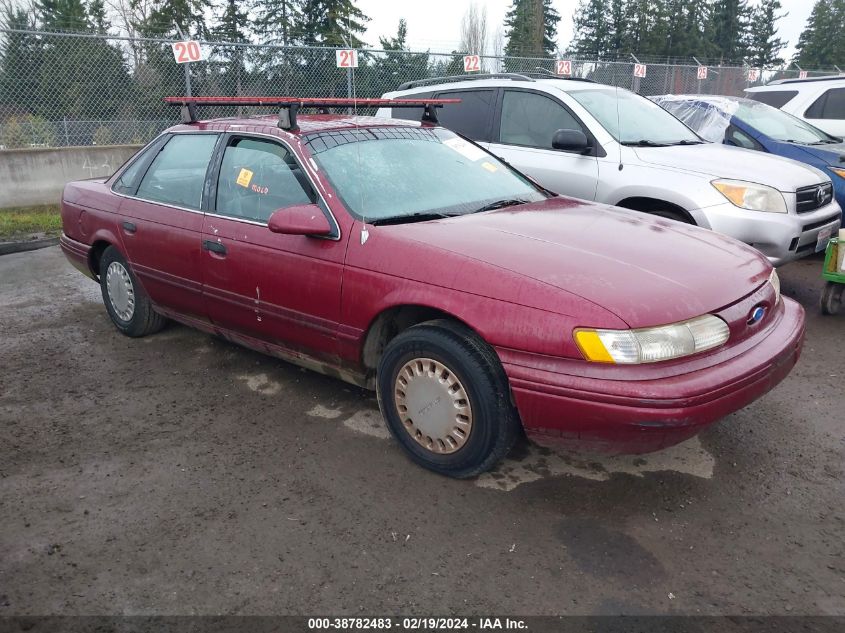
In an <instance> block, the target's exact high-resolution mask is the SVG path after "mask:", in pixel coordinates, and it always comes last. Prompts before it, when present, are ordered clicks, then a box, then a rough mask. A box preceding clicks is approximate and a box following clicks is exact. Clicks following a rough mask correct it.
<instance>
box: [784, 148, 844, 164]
mask: <svg viewBox="0 0 845 633" xmlns="http://www.w3.org/2000/svg"><path fill="white" fill-rule="evenodd" d="M791 145H792V147H797V148H799V149H800V150H802V151H803V152H806V153H807V154H809V155H810V156H813V157H815V158H818V159H821V160H823V161H824V162H825V163H827V164H828V165H830V166H831V167H839V168H842V169H845V143H836V144H835V145H834V144H831V145H801V144H799V143H791Z"/></svg>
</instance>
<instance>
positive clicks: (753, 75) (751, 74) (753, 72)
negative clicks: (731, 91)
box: [748, 68, 760, 81]
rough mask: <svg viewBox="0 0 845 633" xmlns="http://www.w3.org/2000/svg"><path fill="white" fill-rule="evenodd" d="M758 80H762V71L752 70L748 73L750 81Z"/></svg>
mask: <svg viewBox="0 0 845 633" xmlns="http://www.w3.org/2000/svg"><path fill="white" fill-rule="evenodd" d="M758 79H760V69H759V68H751V69H750V70H749V71H748V81H757V80H758Z"/></svg>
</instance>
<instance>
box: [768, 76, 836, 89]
mask: <svg viewBox="0 0 845 633" xmlns="http://www.w3.org/2000/svg"><path fill="white" fill-rule="evenodd" d="M836 79H839V80H840V81H841V80H845V75H825V76H824V77H806V78H804V79H775V80H774V81H770V82H769V83H767V84H766V85H767V86H779V85H781V84H806V83H813V82H814V81H834V80H836Z"/></svg>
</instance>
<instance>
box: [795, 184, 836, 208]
mask: <svg viewBox="0 0 845 633" xmlns="http://www.w3.org/2000/svg"><path fill="white" fill-rule="evenodd" d="M819 190H821V195H819ZM831 200H833V184H832V183H829V182H826V183H823V184H821V185H812V186H811V187H801V188H800V189H799V190H798V208H797V211H798V213H809V212H810V211H814V210H816V209H818V208H819V207H823V206H825V205H826V204H830V201H831Z"/></svg>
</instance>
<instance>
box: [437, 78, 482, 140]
mask: <svg viewBox="0 0 845 633" xmlns="http://www.w3.org/2000/svg"><path fill="white" fill-rule="evenodd" d="M436 96H437V98H438V99H460V100H461V102H460V103H452V104H447V105H444V106H443V107H442V108H438V109H437V119H438V121H440V125H442V126H443V127H445V128H448V129H450V130H452V131H453V132H457V133H458V134H462V135H463V136H466V137H468V138H471V139H472V140H473V141H489V140H490V116H491V114H492V112H493V106H494V105H495V101H496V91H495V90H455V91H451V92H441V93H439V94H437V95H436Z"/></svg>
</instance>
